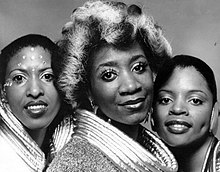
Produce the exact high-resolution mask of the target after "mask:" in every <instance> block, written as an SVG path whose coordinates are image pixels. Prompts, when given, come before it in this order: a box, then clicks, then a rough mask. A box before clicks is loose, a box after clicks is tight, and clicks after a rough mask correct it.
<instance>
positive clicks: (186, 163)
mask: <svg viewBox="0 0 220 172" xmlns="http://www.w3.org/2000/svg"><path fill="white" fill-rule="evenodd" d="M212 139H213V136H208V138H207V139H205V140H202V141H199V142H198V143H196V144H194V143H193V144H192V145H188V146H185V147H180V148H174V147H170V150H171V152H173V154H174V156H175V158H176V160H177V162H178V164H179V171H187V172H195V171H202V168H203V164H204V163H205V159H206V156H208V150H209V146H210V145H211V142H212ZM200 143H201V144H200Z"/></svg>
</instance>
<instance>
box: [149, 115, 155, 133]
mask: <svg viewBox="0 0 220 172" xmlns="http://www.w3.org/2000/svg"><path fill="white" fill-rule="evenodd" d="M150 124H151V128H152V130H153V131H156V130H155V124H154V119H153V118H152V117H151V118H150Z"/></svg>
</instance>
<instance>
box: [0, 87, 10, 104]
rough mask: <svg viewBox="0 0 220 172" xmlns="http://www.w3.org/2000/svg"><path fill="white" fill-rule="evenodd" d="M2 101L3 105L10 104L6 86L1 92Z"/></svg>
mask: <svg viewBox="0 0 220 172" xmlns="http://www.w3.org/2000/svg"><path fill="white" fill-rule="evenodd" d="M1 101H2V103H8V100H7V98H6V91H5V86H4V87H3V90H1Z"/></svg>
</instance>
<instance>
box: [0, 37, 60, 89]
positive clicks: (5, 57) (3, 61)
mask: <svg viewBox="0 0 220 172" xmlns="http://www.w3.org/2000/svg"><path fill="white" fill-rule="evenodd" d="M28 46H32V47H36V46H40V47H42V48H44V49H46V50H48V51H49V53H50V54H51V67H52V70H53V73H54V77H55V82H54V84H55V87H56V88H58V87H57V82H56V81H57V78H58V76H59V74H60V72H61V63H62V59H61V51H60V49H59V46H57V45H56V44H55V43H54V42H53V41H52V40H50V39H49V38H48V37H46V36H43V35H39V34H28V35H25V36H22V37H20V38H18V39H16V40H14V41H13V42H11V43H10V44H9V45H7V46H6V47H5V48H3V49H2V50H1V55H0V84H1V86H3V84H4V82H5V74H6V68H7V65H8V62H9V61H10V60H11V58H12V57H13V56H14V55H15V54H17V53H18V52H19V51H20V50H21V49H22V48H25V47H28ZM60 93H61V92H60Z"/></svg>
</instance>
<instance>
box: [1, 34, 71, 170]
mask: <svg viewBox="0 0 220 172" xmlns="http://www.w3.org/2000/svg"><path fill="white" fill-rule="evenodd" d="M60 62H61V56H60V54H59V47H58V46H57V45H56V44H55V43H53V42H52V41H51V40H50V39H49V38H47V37H45V36H42V35H37V34H29V35H25V36H22V37H20V38H18V39H16V40H15V41H13V42H12V43H10V44H9V45H8V46H6V47H5V48H4V49H3V50H2V51H1V56H0V83H1V102H0V117H1V118H0V128H1V129H0V144H1V146H0V154H1V155H0V159H1V160H0V162H1V165H0V171H22V172H25V171H28V172H30V171H42V170H43V169H44V167H45V166H46V165H47V162H46V161H50V160H51V158H52V155H53V154H55V153H56V152H57V151H58V150H57V146H58V147H59V146H60V145H57V144H56V145H55V146H53V145H54V144H52V143H53V142H51V141H52V133H53V132H54V129H55V127H56V126H57V124H58V122H59V121H60V120H61V119H62V118H63V116H64V115H65V114H66V113H67V110H65V111H63V109H62V110H61V111H62V115H61V114H59V115H58V112H59V110H60V107H61V104H62V105H64V103H63V102H62V101H61V94H60V93H59V92H58V90H57V88H56V86H55V83H54V82H55V81H56V80H57V76H58V73H59V71H60ZM65 107H68V106H65ZM57 129H58V128H57ZM66 139H67V137H66ZM50 140H51V141H50ZM54 141H56V142H57V139H56V140H54ZM56 142H54V143H56ZM64 142H65V141H64ZM50 144H51V145H50ZM50 147H51V148H53V150H52V151H53V152H52V151H50ZM52 153H53V154H52Z"/></svg>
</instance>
